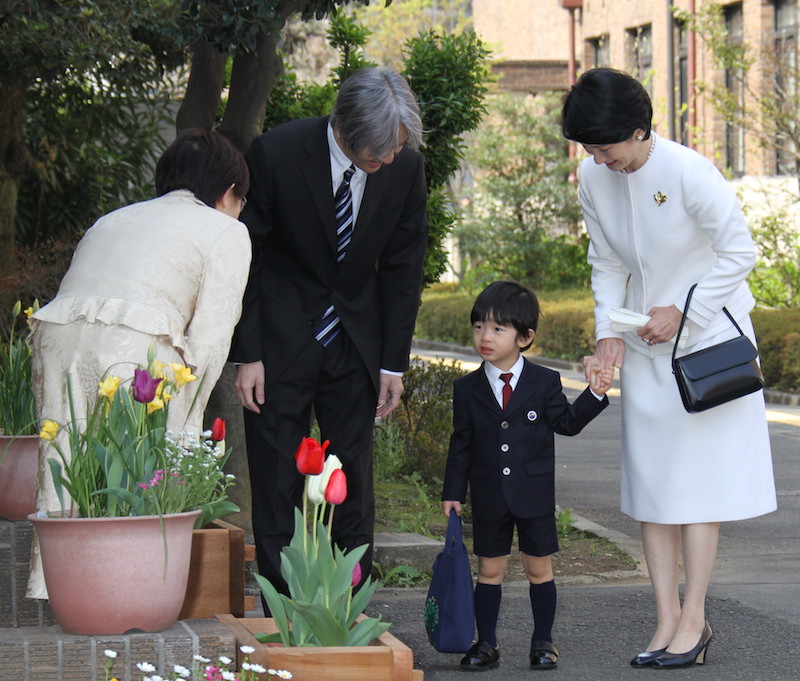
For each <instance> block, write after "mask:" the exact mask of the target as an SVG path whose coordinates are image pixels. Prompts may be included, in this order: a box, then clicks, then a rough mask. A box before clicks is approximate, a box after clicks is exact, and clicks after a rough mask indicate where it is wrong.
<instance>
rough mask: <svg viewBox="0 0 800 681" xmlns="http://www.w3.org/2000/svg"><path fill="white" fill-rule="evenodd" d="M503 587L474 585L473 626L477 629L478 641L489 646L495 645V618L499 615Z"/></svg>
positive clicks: (497, 585)
mask: <svg viewBox="0 0 800 681" xmlns="http://www.w3.org/2000/svg"><path fill="white" fill-rule="evenodd" d="M502 596H503V587H502V586H501V585H500V584H481V583H480V582H478V583H477V584H476V585H475V624H476V625H477V627H478V640H479V641H486V643H488V644H489V645H492V646H496V645H497V616H498V614H499V613H500V600H501V599H502Z"/></svg>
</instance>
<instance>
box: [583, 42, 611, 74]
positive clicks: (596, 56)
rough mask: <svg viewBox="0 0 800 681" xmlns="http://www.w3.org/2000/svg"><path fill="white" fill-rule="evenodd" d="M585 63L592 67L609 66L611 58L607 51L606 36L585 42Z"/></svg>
mask: <svg viewBox="0 0 800 681" xmlns="http://www.w3.org/2000/svg"><path fill="white" fill-rule="evenodd" d="M586 49H587V52H588V54H587V60H586V61H587V63H588V64H590V65H591V66H592V67H598V66H610V64H611V57H610V54H609V49H608V36H607V35H601V36H598V37H597V38H589V39H588V40H587V41H586Z"/></svg>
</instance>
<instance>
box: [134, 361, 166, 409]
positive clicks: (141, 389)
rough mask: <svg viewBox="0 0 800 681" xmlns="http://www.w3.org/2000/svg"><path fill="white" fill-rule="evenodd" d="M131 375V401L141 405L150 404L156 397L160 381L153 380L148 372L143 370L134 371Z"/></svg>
mask: <svg viewBox="0 0 800 681" xmlns="http://www.w3.org/2000/svg"><path fill="white" fill-rule="evenodd" d="M133 374H134V376H133V383H132V384H131V391H132V392H133V399H134V400H136V401H137V402H141V403H142V404H147V403H148V402H152V401H153V398H154V397H155V396H156V388H158V384H159V383H161V381H162V379H160V378H153V377H152V376H151V375H150V372H149V371H146V370H144V369H136V370H134V372H133Z"/></svg>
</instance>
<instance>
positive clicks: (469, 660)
mask: <svg viewBox="0 0 800 681" xmlns="http://www.w3.org/2000/svg"><path fill="white" fill-rule="evenodd" d="M499 664H500V651H499V650H498V649H497V647H496V646H492V645H489V644H488V643H487V642H486V641H478V642H477V643H474V644H473V645H472V648H470V649H469V651H468V652H467V654H466V655H464V657H463V658H462V659H461V669H464V670H465V671H472V672H485V671H486V670H487V669H494V668H495V667H497V666H498V665H499Z"/></svg>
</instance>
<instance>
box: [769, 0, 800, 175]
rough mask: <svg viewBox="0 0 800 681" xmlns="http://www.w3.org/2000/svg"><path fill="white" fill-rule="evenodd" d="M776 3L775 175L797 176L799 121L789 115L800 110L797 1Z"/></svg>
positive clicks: (783, 0)
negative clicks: (776, 104)
mask: <svg viewBox="0 0 800 681" xmlns="http://www.w3.org/2000/svg"><path fill="white" fill-rule="evenodd" d="M774 2H775V42H774V45H775V59H776V60H777V61H776V63H775V64H774V68H772V69H771V71H772V73H773V87H774V88H775V94H776V96H777V98H778V101H779V102H780V106H779V107H778V111H779V117H778V120H777V121H776V123H777V130H776V132H775V172H776V173H777V174H778V175H796V174H797V138H798V137H797V136H798V134H800V133H798V127H797V123H796V117H795V116H793V115H789V113H788V112H793V111H796V110H797V105H798V91H797V0H774Z"/></svg>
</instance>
